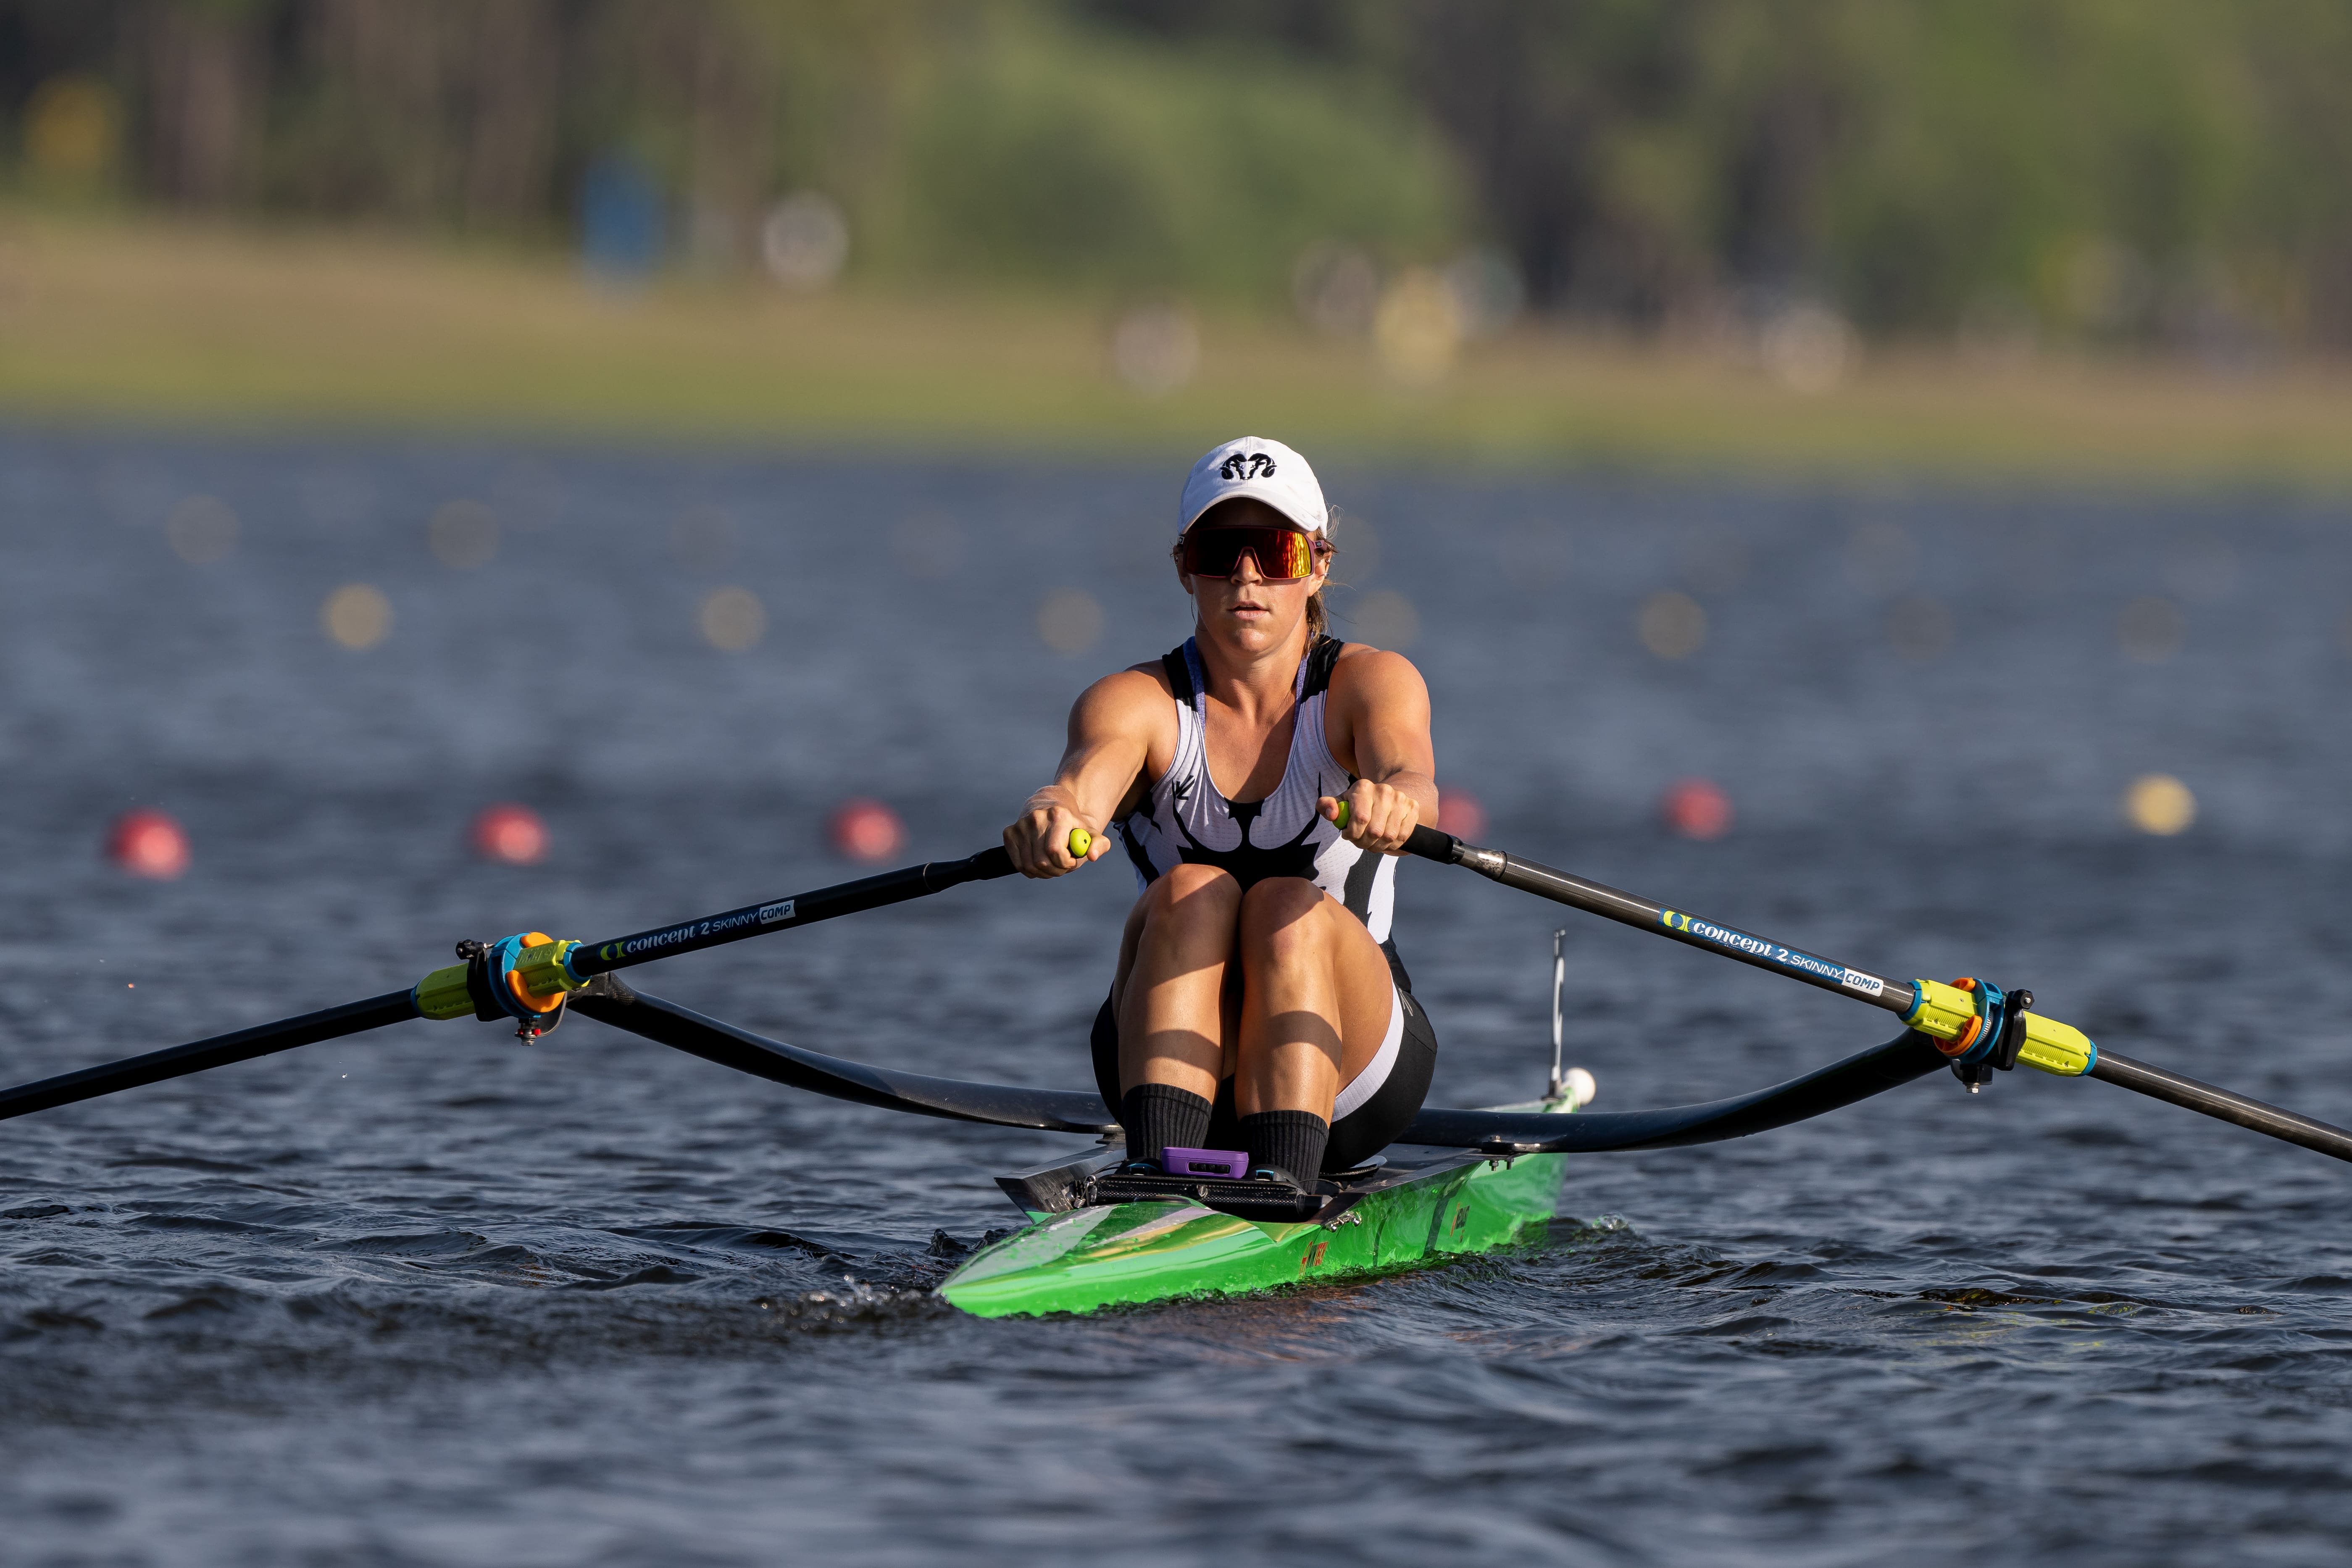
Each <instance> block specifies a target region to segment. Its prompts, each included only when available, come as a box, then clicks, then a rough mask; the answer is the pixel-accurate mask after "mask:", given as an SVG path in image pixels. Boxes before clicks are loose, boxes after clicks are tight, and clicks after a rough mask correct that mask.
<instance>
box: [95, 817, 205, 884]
mask: <svg viewBox="0 0 2352 1568" xmlns="http://www.w3.org/2000/svg"><path fill="white" fill-rule="evenodd" d="M106 856H107V858H108V859H110V860H111V861H113V862H114V863H115V864H116V865H118V866H120V867H121V868H123V869H124V870H126V871H128V872H130V873H131V875H132V876H134V877H150V878H152V879H155V880H156V881H158V882H168V881H170V880H171V879H173V878H174V877H176V876H178V875H179V874H180V873H181V872H183V871H184V870H186V869H187V868H188V836H187V835H186V834H185V833H183V832H182V831H181V830H180V825H179V824H178V823H176V822H174V821H173V820H172V819H171V817H169V816H166V815H164V814H163V812H160V811H148V810H140V811H126V812H124V813H123V814H122V815H121V816H118V817H116V818H115V819H114V828H113V831H111V832H110V833H109V834H108V835H107V837H106Z"/></svg>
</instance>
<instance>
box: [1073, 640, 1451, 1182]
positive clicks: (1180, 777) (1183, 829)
mask: <svg viewBox="0 0 2352 1568" xmlns="http://www.w3.org/2000/svg"><path fill="white" fill-rule="evenodd" d="M1339 648H1340V643H1339V638H1337V637H1318V639H1317V640H1316V642H1315V643H1314V645H1313V646H1312V647H1309V648H1308V649H1307V657H1306V658H1304V659H1301V660H1300V661H1299V666H1298V682H1297V703H1298V708H1297V715H1296V718H1295V720H1294V721H1293V722H1292V725H1291V733H1290V755H1289V756H1288V758H1287V759H1286V761H1285V763H1284V766H1283V770H1282V779H1281V782H1280V783H1278V784H1276V785H1275V786H1274V790H1273V793H1271V794H1270V795H1266V796H1265V799H1263V800H1249V801H1234V800H1227V799H1226V798H1225V797H1224V796H1223V795H1222V794H1220V793H1219V792H1218V790H1217V786H1216V784H1214V783H1213V781H1212V780H1211V779H1210V777H1209V759H1208V747H1207V723H1208V712H1207V703H1208V696H1207V687H1208V681H1207V679H1206V678H1205V676H1204V675H1203V674H1202V668H1201V655H1200V650H1199V648H1198V647H1196V646H1195V645H1194V644H1193V642H1192V640H1191V639H1189V638H1188V639H1187V640H1186V641H1185V643H1184V646H1183V647H1180V648H1176V649H1174V650H1172V651H1171V652H1170V653H1169V654H1167V655H1166V656H1165V657H1164V658H1161V660H1160V667H1161V668H1163V669H1165V670H1166V671H1167V673H1168V684H1169V687H1170V689H1171V690H1172V692H1173V693H1174V695H1175V699H1176V728H1177V734H1176V754H1175V756H1174V758H1173V759H1172V760H1171V762H1170V763H1169V764H1168V771H1167V772H1166V773H1162V774H1160V777H1158V778H1157V779H1154V780H1153V781H1152V783H1151V793H1150V797H1149V798H1148V799H1147V800H1146V801H1145V803H1144V805H1143V806H1142V807H1141V809H1139V810H1138V811H1135V812H1133V813H1132V814H1130V815H1129V816H1127V817H1125V818H1123V819H1122V820H1120V821H1118V822H1117V823H1115V824H1113V825H1112V826H1113V829H1114V831H1116V832H1117V833H1118V836H1119V837H1120V839H1121V840H1122V841H1123V842H1124V844H1125V845H1126V847H1127V857H1128V859H1129V862H1131V863H1132V864H1133V865H1134V867H1135V874H1136V878H1137V881H1138V884H1139V886H1140V887H1146V888H1148V887H1150V885H1151V884H1152V883H1153V882H1154V881H1156V880H1157V879H1160V877H1162V876H1165V875H1166V874H1167V873H1168V872H1170V871H1171V870H1173V869H1175V868H1177V867H1178V866H1181V865H1188V864H1189V865H1199V866H1215V867H1218V868H1222V869H1223V870H1226V871H1229V872H1231V873H1232V874H1233V876H1234V879H1235V880H1236V881H1238V882H1240V883H1241V885H1242V888H1243V889H1244V891H1246V890H1247V889H1250V888H1251V887H1254V886H1255V885H1256V884H1257V883H1259V882H1262V881H1265V879H1267V878H1269V877H1299V878H1303V879H1306V880H1307V881H1310V882H1312V883H1314V884H1315V885H1316V886H1317V887H1318V888H1320V889H1323V890H1324V891H1325V892H1327V893H1328V894H1330V895H1331V897H1333V898H1334V899H1337V900H1339V902H1340V903H1341V904H1343V905H1345V906H1346V908H1347V910H1348V912H1349V914H1352V915H1354V916H1355V917H1356V918H1357V919H1358V920H1360V921H1363V922H1364V929H1365V930H1366V931H1370V932H1371V935H1372V940H1373V941H1374V942H1379V943H1380V944H1381V952H1384V953H1386V954H1387V955H1388V961H1389V973H1390V977H1391V983H1392V995H1393V1001H1392V1004H1391V1007H1390V1011H1389V1026H1388V1030H1387V1032H1386V1034H1385V1035H1384V1036H1383V1037H1382V1038H1381V1048H1380V1050H1379V1052H1378V1053H1377V1054H1376V1055H1374V1057H1373V1058H1372V1059H1371V1061H1370V1062H1369V1063H1367V1064H1366V1066H1365V1068H1364V1070H1363V1071H1361V1072H1360V1073H1358V1074H1357V1075H1356V1076H1355V1078H1353V1079H1350V1080H1349V1082H1347V1083H1344V1084H1342V1085H1340V1086H1339V1098H1338V1099H1337V1100H1335V1101H1334V1102H1333V1104H1332V1107H1331V1141H1330V1143H1329V1144H1328V1147H1327V1149H1326V1151H1325V1152H1324V1156H1323V1167H1324V1169H1325V1170H1328V1171H1343V1170H1346V1169H1348V1168H1349V1166H1351V1165H1355V1164H1358V1163H1361V1162H1362V1161H1363V1160H1364V1159H1366V1158H1368V1157H1369V1156H1370V1155H1372V1154H1374V1153H1376V1152H1379V1151H1380V1150H1381V1149H1383V1148H1386V1147H1387V1146H1388V1145H1389V1144H1390V1143H1391V1142H1393V1141H1394V1140H1395V1138H1396V1135H1397V1134H1398V1133H1399V1132H1402V1131H1404V1129H1405V1127H1406V1126H1407V1125H1408V1124H1409V1123H1410V1122H1411V1121H1412V1119H1413V1117H1414V1116H1415V1115H1417V1114H1419V1112H1420V1110H1421V1102H1422V1100H1423V1097H1424V1096H1425V1095H1427V1094H1428V1092H1429V1079H1430V1074H1431V1072H1432V1071H1433V1069H1434V1068H1435V1067H1436V1063H1437V1037H1436V1034H1435V1032H1434V1031H1433V1030H1432V1029H1431V1027H1430V1024H1429V1017H1428V1015H1427V1014H1425V1013H1423V1011H1422V1008H1421V1005H1420V1004H1419V1003H1417V1002H1415V1001H1414V1000H1413V996H1412V979H1411V978H1410V977H1409V976H1408V975H1407V974H1406V973H1405V970H1404V965H1403V963H1402V962H1400V961H1399V960H1398V958H1397V952H1396V943H1395V942H1394V941H1393V940H1392V939H1391V935H1390V926H1391V922H1392V919H1393V916H1394V914H1395V910H1396V868H1397V858H1396V857H1395V856H1392V855H1381V854H1378V853H1375V852H1371V851H1367V850H1364V849H1362V848H1360V847H1357V846H1356V845H1353V844H1350V843H1349V842H1348V841H1347V839H1345V838H1343V837H1340V835H1339V826H1338V825H1337V824H1335V823H1333V822H1331V821H1330V820H1329V819H1328V818H1326V817H1325V816H1323V815H1322V813H1321V812H1319V811H1318V810H1317V809H1316V806H1317V803H1318V801H1319V800H1320V799H1321V798H1322V797H1323V796H1326V795H1331V796H1339V795H1346V794H1347V793H1348V787H1349V785H1350V784H1354V783H1355V782H1356V781H1355V779H1354V777H1353V775H1351V774H1350V773H1349V772H1348V771H1347V770H1346V769H1345V768H1343V767H1341V766H1340V765H1339V762H1338V760H1337V759H1336V758H1334V757H1333V756H1332V755H1331V746H1330V742H1329V740H1328V736H1327V735H1326V733H1325V729H1324V712H1323V710H1324V703H1325V701H1326V700H1327V698H1328V694H1329V690H1330V686H1331V671H1332V669H1333V668H1334V667H1335V666H1337V665H1338V663H1339ZM1093 1045H1094V1064H1095V1078H1096V1081H1097V1085H1098V1086H1099V1087H1100V1089H1101V1090H1102V1094H1103V1100H1104V1101H1105V1103H1107V1104H1109V1105H1112V1106H1117V1105H1118V1103H1119V1082H1118V1021H1117V1019H1116V1018H1115V1016H1113V1014H1112V1010H1111V1005H1110V1003H1109V1002H1108V1000H1106V1001H1105V1002H1104V1003H1103V1006H1102V1011H1101V1012H1100V1013H1099V1014H1097V1016H1096V1018H1095V1027H1094V1040H1093ZM1220 1138H1223V1139H1225V1140H1226V1142H1222V1143H1221V1142H1218V1140H1219V1139H1220ZM1208 1146H1209V1147H1212V1148H1239V1147H1241V1143H1240V1129H1239V1126H1238V1124H1237V1122H1236V1121H1235V1118H1234V1086H1233V1080H1232V1079H1225V1080H1224V1081H1223V1082H1222V1083H1220V1084H1219V1085H1218V1086H1217V1098H1216V1108H1215V1110H1214V1113H1213V1120H1212V1121H1211V1124H1210V1131H1209V1143H1208Z"/></svg>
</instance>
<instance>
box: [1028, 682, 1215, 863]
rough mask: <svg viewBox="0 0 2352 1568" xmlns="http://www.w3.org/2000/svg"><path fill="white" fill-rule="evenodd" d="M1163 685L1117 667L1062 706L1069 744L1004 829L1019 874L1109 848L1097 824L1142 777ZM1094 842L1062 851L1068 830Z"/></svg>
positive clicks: (1162, 711) (1161, 713)
mask: <svg viewBox="0 0 2352 1568" xmlns="http://www.w3.org/2000/svg"><path fill="white" fill-rule="evenodd" d="M1168 708H1169V703H1168V693H1167V692H1166V691H1164V690H1162V689H1160V683H1159V681H1157V680H1155V679H1152V677H1151V676H1150V675H1148V674H1146V673H1145V672H1143V671H1142V670H1140V669H1123V670H1120V671H1119V672H1118V674H1116V675H1108V676H1105V677H1104V678H1103V679H1100V680H1097V681H1096V682H1095V683H1094V684H1093V685H1092V686H1089V687H1087V689H1086V690H1085V691H1084V692H1083V693H1081V694H1080V695H1079V697H1078V700H1077V702H1076V705H1075V706H1073V707H1072V708H1071V710H1070V739H1069V744H1068V745H1067V746H1066V748H1065V749H1064V750H1063V752H1062V765H1061V766H1060V767H1059V768H1057V769H1055V773H1054V782H1053V783H1052V784H1047V785H1045V788H1043V789H1041V790H1039V791H1038V792H1037V793H1036V794H1034V795H1031V796H1030V797H1029V804H1028V805H1026V806H1025V807H1024V808H1023V810H1022V813H1021V815H1020V816H1017V817H1015V818H1014V819H1013V825H1012V826H1009V827H1007V828H1006V829H1005V830H1004V848H1005V852H1006V853H1007V854H1009V855H1011V856H1012V857H1013V869H1014V870H1016V871H1019V872H1020V873H1021V874H1022V875H1023V876H1024V877H1059V876H1063V875H1065V874H1066V873H1068V872H1071V871H1075V870H1076V869H1077V868H1078V867H1079V866H1080V865H1081V864H1083V863H1084V861H1085V860H1099V859H1101V858H1102V857H1103V856H1104V855H1105V854H1106V853H1107V852H1108V850H1109V848H1110V840H1109V838H1108V837H1106V836H1105V834H1104V831H1103V830H1104V829H1105V828H1106V827H1108V826H1109V824H1110V820H1111V818H1112V817H1113V816H1117V815H1118V808H1119V807H1120V805H1123V804H1125V803H1126V801H1127V798H1128V796H1129V794H1131V793H1132V792H1133V791H1134V789H1135V787H1136V784H1138V782H1139V780H1141V778H1142V777H1143V772H1144V768H1145V766H1146V765H1147V763H1149V762H1150V753H1151V742H1152V739H1153V733H1152V731H1153V725H1154V723H1155V722H1156V721H1160V720H1161V719H1169V720H1171V721H1172V718H1173V715H1172V713H1171V712H1169V711H1168ZM1078 827H1082V828H1084V829H1086V831H1087V833H1088V834H1089V835H1091V836H1092V837H1093V839H1094V842H1093V844H1092V845H1090V846H1089V847H1087V853H1086V855H1085V857H1084V858H1083V859H1081V858H1079V857H1076V856H1073V855H1072V854H1071V853H1070V847H1069V846H1070V830H1071V829H1072V828H1078Z"/></svg>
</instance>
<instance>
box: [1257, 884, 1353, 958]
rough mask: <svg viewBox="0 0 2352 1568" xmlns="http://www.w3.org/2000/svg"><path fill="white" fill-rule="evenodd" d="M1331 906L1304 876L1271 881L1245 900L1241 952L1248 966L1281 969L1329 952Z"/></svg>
mask: <svg viewBox="0 0 2352 1568" xmlns="http://www.w3.org/2000/svg"><path fill="white" fill-rule="evenodd" d="M1329 902H1330V900H1328V899H1326V898H1325V897H1324V896H1323V889H1320V888H1318V887H1317V886H1316V885H1315V884H1314V883H1312V882H1310V881H1307V879H1305V878H1303V877H1269V878H1267V879H1265V881H1263V882H1260V883H1258V884H1257V885H1256V886H1255V887H1254V888H1252V889H1250V890H1249V891H1248V892H1247V893H1245V894H1244V895H1243V896H1242V900H1241V927H1240V932H1239V935H1240V938H1241V951H1242V962H1243V963H1244V966H1245V967H1255V966H1256V965H1259V964H1268V965H1273V966H1275V967H1277V968H1278V967H1283V966H1286V965H1288V964H1291V963H1298V962H1301V961H1304V960H1307V959H1309V958H1313V957H1317V956H1319V955H1322V954H1325V953H1328V952H1329V951H1330V940H1331V931H1330V927H1329V924H1328V910H1327V909H1326V906H1327V905H1328V903H1329Z"/></svg>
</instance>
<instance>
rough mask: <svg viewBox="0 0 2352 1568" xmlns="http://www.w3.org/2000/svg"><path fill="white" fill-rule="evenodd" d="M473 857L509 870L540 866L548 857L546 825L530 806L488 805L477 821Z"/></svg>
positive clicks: (476, 818) (475, 823)
mask: <svg viewBox="0 0 2352 1568" xmlns="http://www.w3.org/2000/svg"><path fill="white" fill-rule="evenodd" d="M473 838H474V853H475V854H477V855H479V856H480V857H481V858H483V859H485V860H496V861H499V862H500V863H501V864H504V865H508V866H533V865H537V864H538V863H539V861H540V859H541V857H543V856H544V855H546V853H547V825H546V824H545V823H543V822H541V821H540V819H539V813H537V812H535V811H533V810H531V809H530V807H529V806H527V805H512V804H510V803H501V804H499V805H486V806H484V807H483V808H482V810H481V814H480V815H479V816H476V817H475V818H474V834H473Z"/></svg>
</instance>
